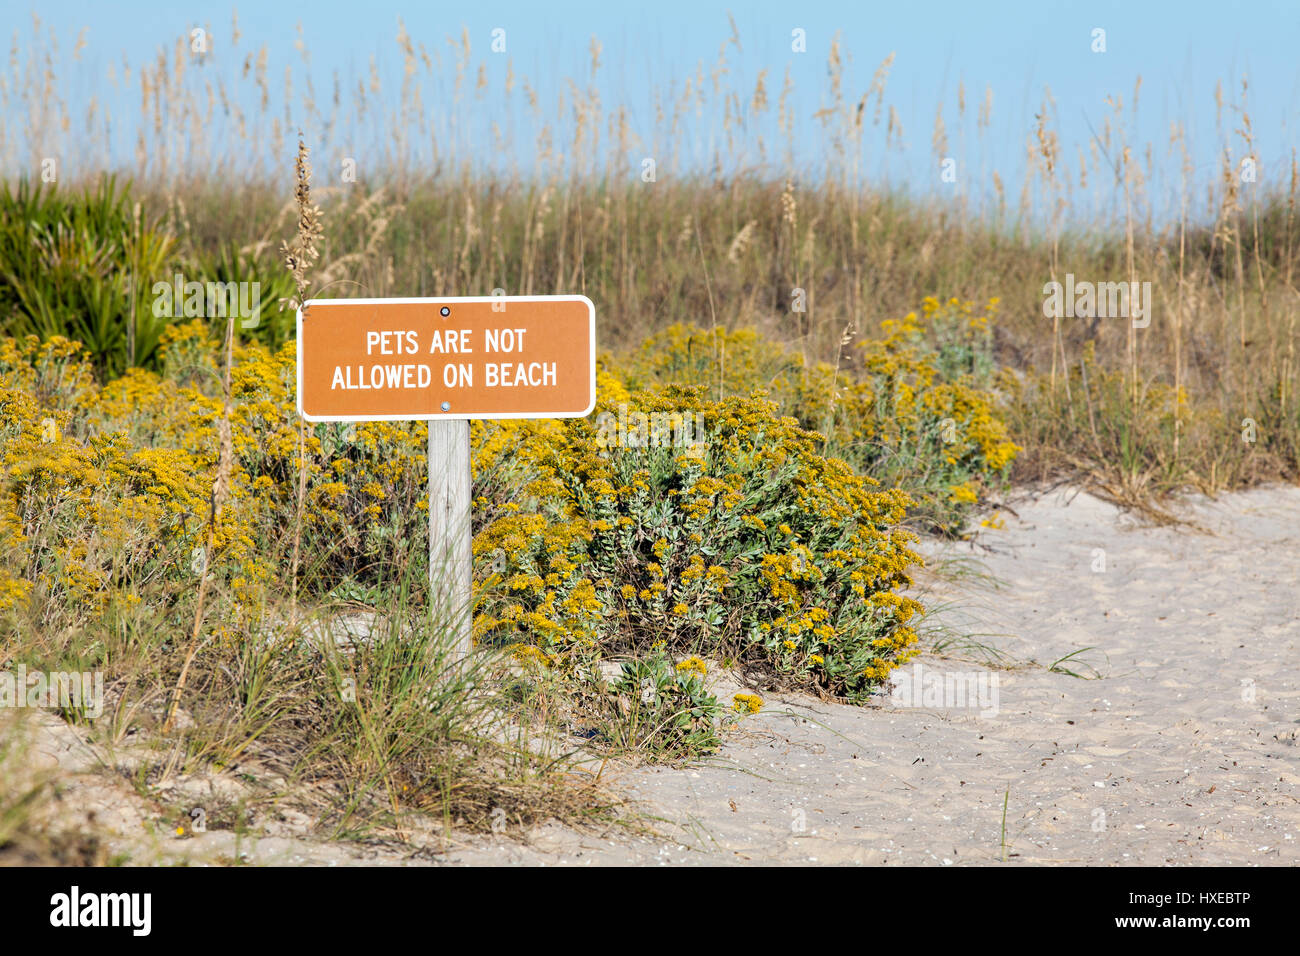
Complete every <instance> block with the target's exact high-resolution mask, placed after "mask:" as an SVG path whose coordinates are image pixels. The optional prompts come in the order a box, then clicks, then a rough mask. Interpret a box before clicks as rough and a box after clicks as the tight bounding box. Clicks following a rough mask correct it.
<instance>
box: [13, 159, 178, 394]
mask: <svg viewBox="0 0 1300 956" xmlns="http://www.w3.org/2000/svg"><path fill="white" fill-rule="evenodd" d="M174 247H175V239H174V237H172V236H171V235H170V234H168V233H166V232H164V231H161V230H159V229H157V228H155V227H154V226H153V225H151V224H150V223H148V222H146V221H145V219H144V217H143V215H142V213H141V212H140V210H139V208H138V207H136V208H135V209H132V208H131V206H130V205H129V199H128V194H127V192H126V191H125V190H122V191H120V192H119V190H118V186H117V183H116V181H115V180H114V179H113V178H112V177H105V178H103V179H101V180H100V181H99V182H98V184H97V185H96V186H95V187H94V188H93V189H91V188H87V189H86V190H84V191H83V192H81V193H79V194H71V195H69V194H61V193H59V192H58V191H57V190H56V189H52V188H51V189H47V188H45V187H44V186H43V185H41V184H37V185H33V184H31V183H30V182H29V181H27V180H20V181H19V182H18V183H17V184H16V186H15V188H14V189H13V190H12V191H10V190H8V189H6V190H3V191H0V333H3V334H5V335H13V336H26V335H36V336H38V337H40V338H42V339H45V338H48V337H50V336H52V335H64V336H67V337H68V338H72V339H75V340H77V341H79V342H81V343H82V344H83V345H84V346H85V347H86V349H87V351H88V352H89V353H90V355H91V357H92V358H93V359H94V361H95V364H96V366H97V367H99V368H100V369H101V371H103V372H105V373H107V374H110V375H111V374H115V373H118V372H121V371H122V370H123V369H124V368H127V367H129V366H132V365H146V364H149V363H150V362H151V360H152V358H153V355H154V352H155V350H156V349H157V347H158V337H159V336H160V335H161V333H162V330H163V328H164V327H165V326H166V323H167V321H168V320H167V319H166V318H158V317H155V316H154V314H153V310H152V308H151V300H152V296H151V292H150V289H151V287H152V285H153V283H154V282H155V281H157V280H162V279H164V278H165V273H166V271H167V265H168V262H169V260H170V258H171V256H172V253H173V249H174Z"/></svg>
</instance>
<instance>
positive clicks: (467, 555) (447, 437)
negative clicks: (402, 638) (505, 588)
mask: <svg viewBox="0 0 1300 956" xmlns="http://www.w3.org/2000/svg"><path fill="white" fill-rule="evenodd" d="M473 569H474V557H473V540H472V533H471V529H470V470H469V422H468V421H465V420H463V419H442V420H439V419H431V420H430V421H429V583H430V585H431V589H430V594H431V597H432V605H433V609H434V618H433V619H434V623H435V625H436V626H442V627H447V628H448V629H450V630H452V631H453V632H454V633H455V643H454V645H453V646H454V652H453V653H454V657H455V658H456V660H458V661H459V660H464V659H465V658H466V657H468V656H469V653H470V650H471V649H472V647H473V640H472V638H471V636H470V625H471V623H472V616H471V610H472V609H471V590H472V586H473Z"/></svg>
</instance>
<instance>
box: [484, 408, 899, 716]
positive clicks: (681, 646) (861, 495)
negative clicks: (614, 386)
mask: <svg viewBox="0 0 1300 956" xmlns="http://www.w3.org/2000/svg"><path fill="white" fill-rule="evenodd" d="M620 397H621V396H620ZM610 399H611V396H610V395H609V394H608V393H606V394H605V395H603V396H602V400H601V403H600V404H599V405H598V409H599V410H600V411H601V413H602V414H601V415H600V416H598V417H597V418H595V419H586V420H577V421H570V422H566V423H565V427H564V428H563V429H561V430H560V431H559V433H558V434H557V435H556V436H554V438H553V439H552V440H551V441H549V442H548V443H546V444H545V445H543V446H534V447H532V448H531V450H529V449H525V451H524V453H525V454H526V455H529V456H530V457H531V460H532V461H533V462H535V465H536V468H537V470H538V476H539V477H538V478H537V480H535V481H534V482H533V483H532V484H531V486H530V488H529V489H528V495H527V499H526V501H520V502H517V503H516V505H515V507H514V508H513V509H512V510H511V511H510V513H508V514H503V515H502V516H501V517H500V518H499V519H497V520H496V521H494V522H493V523H492V524H491V525H489V526H488V527H486V528H484V529H483V531H482V532H481V533H480V534H479V535H478V536H477V537H476V538H475V553H476V555H478V556H479V558H480V559H481V560H480V568H484V567H486V568H488V569H489V571H488V573H487V574H486V575H485V576H484V579H483V585H484V593H485V602H484V608H483V613H482V614H480V616H479V617H478V619H477V620H476V622H475V628H476V631H477V633H478V635H479V637H480V639H482V640H486V641H491V642H493V643H504V644H513V643H517V642H521V641H523V642H530V643H536V644H538V645H539V646H541V647H542V648H543V649H544V650H545V651H547V652H548V653H550V654H553V655H555V656H557V657H559V658H561V659H563V658H564V657H566V656H569V657H577V658H581V657H583V656H584V655H589V654H591V653H596V652H603V653H630V654H644V653H647V652H649V651H650V650H652V649H654V648H659V647H664V648H666V649H668V650H669V651H680V652H685V653H694V652H696V651H699V650H707V652H708V654H710V655H712V656H717V657H722V658H724V659H726V660H728V661H730V662H733V663H736V664H739V665H740V666H742V667H745V668H750V669H755V670H759V671H761V672H763V673H764V674H766V675H767V676H768V677H769V678H771V679H772V680H774V681H775V682H778V683H781V684H784V685H788V686H803V687H805V688H808V689H817V690H821V691H824V692H828V693H832V694H836V695H842V696H846V697H849V698H852V699H862V698H864V697H865V696H867V695H868V694H869V693H870V692H871V690H872V689H873V688H874V687H875V686H877V685H878V684H879V683H880V681H881V680H883V679H884V677H885V676H886V675H887V674H888V673H889V672H890V671H891V670H892V669H893V668H894V667H895V666H897V664H898V662H899V661H900V660H902V659H905V658H906V656H907V653H908V649H909V648H910V647H911V645H912V644H913V643H914V642H915V641H916V634H915V632H914V630H913V629H912V627H911V626H910V625H909V621H911V620H912V618H913V616H914V615H915V614H916V612H917V611H918V610H919V608H918V606H917V605H916V603H915V602H914V601H912V600H911V599H908V598H903V597H901V596H899V595H898V594H896V593H894V592H895V590H896V589H898V588H901V587H904V586H906V585H907V584H908V583H910V582H909V578H908V576H907V568H908V566H909V565H912V564H915V563H919V559H918V558H917V556H916V555H915V554H914V553H913V552H912V551H911V550H910V549H909V547H908V544H909V542H910V541H911V540H913V537H912V535H910V534H909V533H908V532H905V531H903V530H901V529H900V528H899V526H898V525H899V522H900V521H901V519H902V517H903V515H904V512H905V510H906V508H907V505H908V498H907V496H906V495H905V494H904V493H903V492H901V491H898V490H884V491H882V490H877V489H876V488H875V485H874V482H873V481H872V480H871V479H869V478H863V477H860V476H857V475H855V474H854V473H853V471H852V469H851V468H850V467H849V466H848V465H847V464H845V463H844V462H842V461H839V460H837V459H831V458H824V457H822V456H821V455H820V454H818V445H819V436H817V435H815V434H813V433H811V432H808V431H805V430H804V429H802V428H800V427H799V425H798V424H797V423H796V422H795V421H794V420H793V419H790V418H783V417H781V416H780V415H779V414H778V413H777V409H776V406H775V405H774V404H773V403H772V402H770V401H768V400H766V399H763V398H758V397H754V398H728V399H724V400H722V401H709V400H708V399H706V398H705V396H704V394H703V390H701V389H690V388H681V387H675V386H666V387H662V388H659V389H654V390H651V391H646V392H642V393H637V394H634V395H632V396H631V400H632V404H633V405H634V406H635V408H636V409H638V412H637V414H639V415H644V416H646V417H648V418H652V419H653V417H654V416H664V417H665V418H666V419H671V417H672V416H674V415H676V416H678V420H680V419H681V418H682V417H683V416H690V417H691V418H692V419H693V420H694V419H698V420H699V421H701V422H702V424H703V440H702V441H699V442H693V443H692V444H690V445H689V446H686V447H678V446H673V445H665V444H662V443H655V442H653V441H652V442H651V444H650V446H649V447H646V446H645V445H643V444H642V443H641V441H640V440H639V439H638V440H631V439H630V438H629V436H624V437H625V438H629V440H626V441H617V442H611V441H610V440H609V437H608V435H607V434H606V433H607V432H608V431H609V430H610V429H609V424H610V420H609V417H610V416H613V415H615V414H616V412H615V411H614V409H613V408H611V401H610ZM493 556H496V561H497V563H498V565H499V566H500V569H499V570H497V569H496V568H495V567H493V566H492V561H493ZM502 559H504V560H502Z"/></svg>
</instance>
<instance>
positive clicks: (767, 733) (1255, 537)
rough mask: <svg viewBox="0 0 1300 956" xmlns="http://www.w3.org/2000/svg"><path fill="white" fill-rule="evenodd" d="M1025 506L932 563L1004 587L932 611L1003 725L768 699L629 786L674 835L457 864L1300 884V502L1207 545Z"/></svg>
mask: <svg viewBox="0 0 1300 956" xmlns="http://www.w3.org/2000/svg"><path fill="white" fill-rule="evenodd" d="M1011 506H1012V507H1013V508H1014V509H1015V513H1016V514H1015V516H1013V515H1011V514H1007V513H1005V512H1004V513H1003V520H1004V521H1005V527H1004V528H1002V529H1000V530H989V529H982V530H981V532H980V533H979V535H978V536H977V539H976V540H975V541H974V542H973V543H960V544H946V545H930V546H928V547H927V549H926V550H927V553H928V556H929V557H930V558H932V559H939V560H942V561H945V562H947V565H948V567H949V569H950V570H951V569H952V568H954V567H958V566H963V565H964V566H966V568H967V570H971V569H977V570H979V571H981V573H982V574H983V575H987V576H991V577H992V578H994V579H996V580H997V581H998V582H1000V583H1001V586H1000V587H996V588H994V587H993V586H992V584H991V582H990V581H989V580H988V578H987V577H986V576H985V577H982V576H977V575H971V574H967V575H965V576H958V577H957V578H955V579H954V578H952V577H947V578H946V579H944V580H941V581H939V582H937V583H935V584H934V585H932V588H933V593H932V594H930V595H929V600H930V601H932V602H935V601H946V602H951V603H952V604H953V606H952V607H950V608H948V609H947V610H945V611H944V612H943V613H942V614H941V615H940V616H939V618H938V620H939V621H940V622H946V623H947V624H949V625H952V626H954V627H955V628H957V629H959V630H965V631H966V632H967V633H970V632H972V631H974V632H983V633H985V634H986V635H987V636H984V637H980V638H979V641H981V642H983V643H984V644H986V645H989V646H991V647H993V648H996V650H997V651H999V652H1001V653H1002V654H1003V655H1005V656H1006V658H1008V663H1014V664H1015V665H1016V666H1011V667H1009V668H1006V669H1002V668H998V669H990V668H987V667H985V666H984V664H983V662H982V661H981V660H980V659H979V657H980V655H979V654H978V653H972V652H969V650H968V652H967V653H965V654H963V655H962V657H960V658H955V657H951V656H937V655H935V654H927V655H925V656H923V657H922V658H921V666H922V668H923V669H928V671H929V673H930V674H931V675H934V674H938V675H940V676H941V677H942V676H943V675H948V674H951V675H955V676H966V675H971V676H973V677H975V678H976V679H979V676H980V675H981V674H983V679H984V680H985V681H987V682H988V683H987V684H986V685H985V688H986V690H988V691H989V692H990V693H991V692H992V678H993V676H994V675H996V677H997V702H996V703H997V706H996V708H989V707H987V706H986V707H985V708H984V710H983V711H981V710H979V709H977V708H971V707H965V706H945V702H942V701H938V702H936V701H935V700H930V701H929V702H928V703H929V705H928V706H927V701H926V698H925V694H924V693H922V694H921V695H920V700H919V701H918V702H917V703H918V704H919V706H899V704H900V703H901V701H891V700H889V699H884V700H882V702H881V704H880V706H877V707H867V708H860V707H849V706H840V705H833V704H825V703H821V702H818V701H816V700H813V699H811V698H806V697H788V698H784V699H781V698H770V699H769V700H768V705H767V707H766V708H765V710H764V711H763V712H762V713H761V714H759V715H756V716H755V717H752V718H750V719H748V720H747V721H746V722H745V723H744V724H743V725H742V729H741V730H740V731H739V732H737V733H735V734H733V735H732V736H731V738H730V739H729V740H728V742H727V743H726V745H725V747H724V748H723V749H722V751H721V753H720V754H719V755H718V757H716V758H715V759H713V760H711V761H709V762H708V763H707V764H705V765H702V766H696V767H692V768H687V769H663V768H660V769H656V768H641V769H635V770H628V771H624V772H621V773H619V774H617V775H616V777H615V782H616V785H617V787H618V788H619V789H620V790H621V791H622V792H624V793H626V794H627V795H628V796H630V797H632V798H634V799H637V800H639V801H642V806H643V808H644V809H646V810H647V811H648V812H650V813H652V814H654V815H655V816H657V817H659V818H660V819H661V823H660V824H659V827H660V830H661V831H662V832H664V833H665V834H668V836H669V838H668V839H628V838H625V837H596V836H590V835H577V834H574V833H573V832H571V831H567V830H565V829H563V828H561V827H558V826H549V827H542V828H539V829H537V830H535V831H533V832H532V833H531V834H529V835H528V843H526V844H519V843H517V842H509V841H500V840H498V841H491V840H484V839H478V840H473V841H471V842H470V843H468V844H467V845H465V846H464V847H462V848H460V849H457V850H453V851H452V852H450V853H449V854H448V855H447V857H446V859H447V861H448V862H460V863H489V862H494V863H502V862H520V863H544V864H559V863H565V864H578V865H581V864H589V863H639V864H645V863H663V864H667V863H674V864H690V863H700V864H719V863H721V864H744V863H747V862H753V863H791V864H800V863H804V864H807V863H872V864H878V863H902V864H935V865H971V864H983V863H990V862H994V861H998V860H1000V859H1002V857H1003V855H1004V853H1005V855H1006V858H1007V859H1008V861H1011V862H1018V863H1037V864H1042V863H1076V864H1078V863H1087V864H1130V863H1131V864H1156V865H1159V864H1166V863H1172V864H1273V865H1276V864H1294V863H1295V862H1296V861H1297V859H1298V858H1300V747H1298V746H1297V731H1300V720H1298V718H1300V488H1290V487H1288V488H1271V489H1262V490H1257V491H1252V492H1248V493H1242V494H1236V495H1232V496H1228V497H1225V498H1223V499H1222V500H1220V501H1219V502H1208V501H1199V502H1196V503H1193V505H1192V506H1191V508H1190V510H1189V511H1187V512H1186V514H1187V515H1188V516H1189V517H1192V518H1194V519H1195V520H1196V521H1197V522H1199V523H1200V524H1201V525H1202V526H1203V527H1204V528H1205V529H1207V530H1208V532H1209V533H1197V532H1192V531H1188V530H1187V529H1185V528H1184V529H1172V528H1151V527H1139V526H1137V524H1136V522H1134V521H1132V520H1131V519H1129V518H1127V517H1126V516H1124V515H1123V514H1121V513H1120V512H1119V510H1118V509H1116V508H1115V507H1113V506H1111V505H1109V504H1106V503H1104V502H1102V501H1099V500H1097V499H1095V498H1092V497H1090V496H1088V495H1085V494H1077V493H1075V492H1068V491H1067V492H1063V491H1055V492H1050V493H1047V494H1044V495H1041V496H1037V497H1022V498H1020V499H1018V500H1014V501H1012V502H1011ZM1096 549H1101V551H1103V552H1104V561H1105V563H1104V570H1098V569H1100V568H1101V567H1102V564H1101V557H1102V555H1101V553H1100V552H1098V551H1097V550H1096ZM1086 647H1091V648H1094V650H1091V651H1086V652H1084V653H1082V654H1079V655H1077V656H1076V657H1075V658H1072V659H1071V660H1069V661H1067V662H1065V663H1064V664H1062V665H1061V666H1062V667H1064V668H1068V669H1071V670H1074V671H1075V672H1076V673H1079V674H1084V675H1087V676H1088V677H1089V678H1092V679H1084V678H1082V677H1074V676H1069V675H1067V674H1065V673H1060V672H1052V671H1051V670H1049V665H1051V664H1052V663H1053V662H1055V661H1057V660H1058V659H1059V658H1061V657H1063V656H1065V655H1067V654H1070V653H1072V652H1075V651H1079V650H1080V649H1081V648H1086ZM1094 672H1095V674H1096V675H1099V676H1095V677H1094ZM912 686H913V687H915V686H917V685H916V684H913V685H912ZM969 686H975V685H969ZM922 688H923V689H924V685H922ZM988 702H989V700H988V698H986V699H985V701H984V703H985V704H986V705H987V704H988ZM936 703H937V704H938V705H937V706H935V704H936ZM947 703H948V704H952V703H954V702H953V701H948V702H947ZM994 709H995V710H996V713H992V712H991V711H992V710H994ZM1004 800H1005V803H1006V814H1005V848H1004V836H1003V804H1004Z"/></svg>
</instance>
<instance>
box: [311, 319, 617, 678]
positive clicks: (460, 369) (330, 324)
mask: <svg viewBox="0 0 1300 956" xmlns="http://www.w3.org/2000/svg"><path fill="white" fill-rule="evenodd" d="M595 404H596V309H595V306H593V305H592V303H591V300H590V299H588V298H587V297H586V296H580V295H553V296H481V297H470V298H436V299H313V300H311V301H309V302H307V303H306V304H305V305H304V307H303V308H302V309H300V310H299V311H298V413H299V414H300V415H302V417H303V418H305V419H306V420H307V421H310V422H362V421H414V420H427V421H428V422H429V576H430V584H431V586H432V587H431V593H432V596H433V610H434V615H435V620H436V621H438V622H440V623H442V624H443V626H445V627H448V628H449V629H451V630H453V631H454V633H455V641H454V648H455V649H454V653H455V656H456V658H457V659H461V658H463V657H464V656H465V655H467V654H468V653H469V651H470V648H471V645H472V640H471V637H470V625H471V614H472V603H471V593H470V592H471V582H472V577H473V557H472V554H473V552H472V534H471V529H470V502H471V490H470V488H471V476H470V449H469V422H470V419H474V418H483V419H503V418H583V417H586V416H587V415H589V414H591V410H592V409H593V408H594V407H595Z"/></svg>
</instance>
